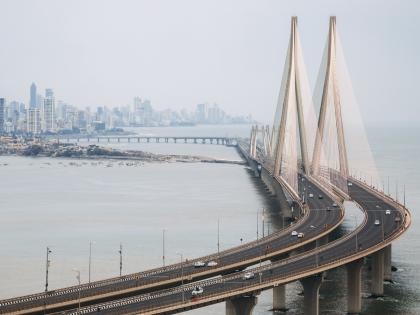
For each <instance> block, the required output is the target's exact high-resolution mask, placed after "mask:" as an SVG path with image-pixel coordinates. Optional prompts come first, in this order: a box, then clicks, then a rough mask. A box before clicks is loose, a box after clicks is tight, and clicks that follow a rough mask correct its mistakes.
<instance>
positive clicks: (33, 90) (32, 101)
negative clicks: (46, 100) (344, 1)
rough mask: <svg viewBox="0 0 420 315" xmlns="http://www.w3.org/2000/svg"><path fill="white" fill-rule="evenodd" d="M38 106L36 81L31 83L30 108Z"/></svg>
mask: <svg viewBox="0 0 420 315" xmlns="http://www.w3.org/2000/svg"><path fill="white" fill-rule="evenodd" d="M35 107H36V85H35V83H32V84H31V91H30V95H29V108H35Z"/></svg>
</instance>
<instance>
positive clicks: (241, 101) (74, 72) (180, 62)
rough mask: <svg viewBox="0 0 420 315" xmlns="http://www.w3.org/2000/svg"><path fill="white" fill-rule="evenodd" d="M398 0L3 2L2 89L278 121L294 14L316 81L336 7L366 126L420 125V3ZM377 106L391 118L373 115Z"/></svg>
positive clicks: (11, 94) (12, 94)
mask: <svg viewBox="0 0 420 315" xmlns="http://www.w3.org/2000/svg"><path fill="white" fill-rule="evenodd" d="M396 3H397V2H395V1H379V0H370V1H359V0H358V1H351V2H349V1H347V2H344V3H341V2H340V3H338V2H336V1H331V0H322V1H318V2H316V3H314V2H312V1H300V2H298V3H295V2H293V3H284V2H276V1H263V2H254V1H241V2H236V1H232V2H221V1H211V2H210V1H200V3H199V4H198V3H197V2H195V1H187V0H183V1H178V2H177V3H176V4H175V3H171V2H170V1H144V2H143V1H142V2H139V1H128V0H127V1H124V2H123V5H120V4H119V3H118V4H117V3H116V2H113V1H96V0H92V1H88V3H86V1H60V2H56V1H48V0H40V1H23V0H17V1H16V0H13V1H8V0H4V1H2V2H1V3H0V10H1V12H3V18H2V19H1V20H0V38H1V40H2V46H3V47H6V49H3V51H2V52H1V54H0V67H1V69H2V74H3V75H2V76H1V77H0V85H1V86H2V92H1V94H2V95H7V96H8V99H18V100H23V101H24V102H25V103H26V102H27V101H28V100H27V86H29V85H30V84H31V82H32V81H36V82H38V84H39V85H40V86H48V85H54V88H55V90H56V93H57V94H58V95H62V96H63V98H64V99H66V100H67V101H68V102H69V103H70V104H75V105H77V106H78V107H80V108H84V107H85V106H86V105H91V106H113V105H114V104H116V103H118V102H121V103H123V104H125V103H131V101H132V97H133V96H135V95H147V96H148V97H149V98H150V99H153V101H154V104H155V106H156V108H161V109H163V108H166V107H171V108H172V109H176V110H180V109H181V108H182V107H189V108H190V109H192V107H193V106H195V104H198V103H200V102H202V100H209V101H211V102H216V103H219V104H225V106H226V110H227V111H228V112H229V113H231V114H233V115H236V114H242V113H244V114H245V113H246V114H248V113H251V114H253V116H254V117H255V118H256V120H258V121H262V122H267V123H270V124H271V123H272V121H271V116H272V114H273V111H274V107H275V103H276V99H277V97H278V92H279V87H280V86H279V81H280V78H281V74H282V68H283V63H282V60H284V58H285V51H286V47H285V43H286V42H287V39H288V35H289V34H288V29H289V18H290V16H292V15H297V16H298V18H299V30H300V33H301V37H302V46H303V48H304V49H305V51H307V53H306V54H305V56H304V57H305V62H306V64H307V68H308V75H309V79H310V82H311V86H312V88H314V82H315V81H316V77H317V73H318V69H319V60H321V55H322V51H323V46H324V43H325V39H326V38H325V33H326V30H327V28H328V25H327V23H328V17H329V15H331V14H334V15H336V16H338V18H339V23H338V25H337V29H338V32H339V34H340V37H341V38H342V39H343V46H344V47H345V49H346V60H347V62H348V65H349V69H351V73H350V75H351V78H352V80H353V82H355V83H354V84H355V90H356V91H357V95H356V96H357V100H358V102H359V103H360V105H361V106H360V107H361V109H362V114H363V117H364V119H365V121H367V122H372V121H376V120H380V121H390V120H398V121H413V120H415V116H416V112H417V107H418V105H417V101H416V100H417V99H419V98H420V94H419V93H420V91H419V90H418V89H417V88H416V72H417V71H418V70H419V62H417V56H418V55H420V46H419V45H418V44H417V42H416V41H415V40H413V37H415V35H416V34H418V33H419V31H418V30H419V29H420V26H419V21H418V19H417V16H418V14H419V9H420V7H419V5H418V3H417V2H416V1H409V0H405V1H399V2H398V5H396ZM23 8H25V10H23ZM372 12H375V18H374V19H372ZM16 17H19V18H18V21H19V23H16V22H17V19H16ZM390 20H392V23H390V22H389V21H390ZM92 21H95V22H94V23H92ZM109 21H112V23H110V22H109ZM51 25H53V26H54V27H51ZM30 47H31V48H30ZM28 49H30V53H28ZM362 52H363V53H362ZM362 54H363V55H362ZM397 59H398V60H399V61H400V62H395V61H396V60H397ZM16 82H19V83H18V84H16ZM395 104H398V107H399V108H401V109H402V110H401V111H399V112H398V113H397V114H395V113H394V109H395V106H396V105H395ZM378 107H380V108H381V111H382V112H383V115H382V116H381V117H380V118H377V119H373V117H372V116H373V115H374V114H375V111H376V109H377V108H378Z"/></svg>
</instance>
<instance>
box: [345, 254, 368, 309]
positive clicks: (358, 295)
mask: <svg viewBox="0 0 420 315" xmlns="http://www.w3.org/2000/svg"><path fill="white" fill-rule="evenodd" d="M363 262H364V259H363V258H361V259H358V260H355V261H353V262H351V263H349V264H347V265H346V268H347V312H348V313H349V314H359V313H360V312H361V311H362V267H363Z"/></svg>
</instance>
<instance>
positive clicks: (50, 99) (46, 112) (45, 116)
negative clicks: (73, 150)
mask: <svg viewBox="0 0 420 315" xmlns="http://www.w3.org/2000/svg"><path fill="white" fill-rule="evenodd" d="M45 94H46V95H47V93H45ZM48 95H49V96H47V97H45V99H44V107H43V110H42V131H43V132H53V131H55V99H54V96H50V95H51V94H48Z"/></svg>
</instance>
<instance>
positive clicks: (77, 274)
mask: <svg viewBox="0 0 420 315" xmlns="http://www.w3.org/2000/svg"><path fill="white" fill-rule="evenodd" d="M73 271H74V272H76V279H77V282H78V283H79V288H78V291H79V297H78V303H79V305H78V308H77V313H78V314H80V291H81V286H80V270H78V269H75V268H74V269H73Z"/></svg>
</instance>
